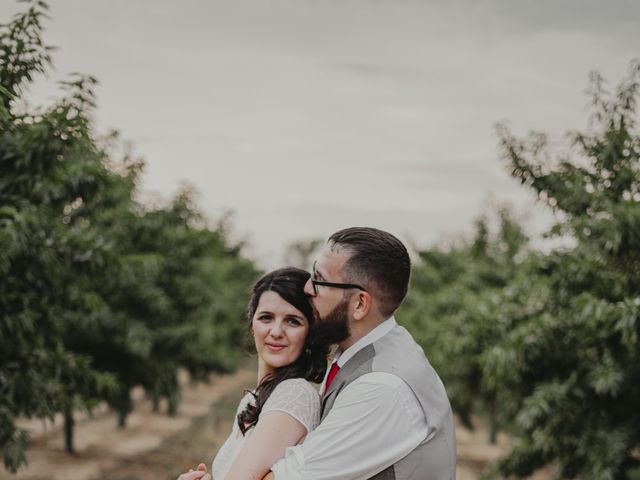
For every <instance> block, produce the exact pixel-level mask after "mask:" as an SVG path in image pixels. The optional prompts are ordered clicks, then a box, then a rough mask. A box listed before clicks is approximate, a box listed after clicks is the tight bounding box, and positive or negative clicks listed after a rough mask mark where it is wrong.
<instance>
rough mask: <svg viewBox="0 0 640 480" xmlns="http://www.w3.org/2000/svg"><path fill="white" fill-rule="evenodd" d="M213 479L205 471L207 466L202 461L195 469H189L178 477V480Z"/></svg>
mask: <svg viewBox="0 0 640 480" xmlns="http://www.w3.org/2000/svg"><path fill="white" fill-rule="evenodd" d="M198 479H200V480H213V477H212V476H211V475H210V474H208V473H207V466H206V465H205V464H204V463H201V464H200V465H198V469H197V470H195V471H194V470H189V471H188V472H187V473H183V474H182V475H180V476H179V477H178V480H198Z"/></svg>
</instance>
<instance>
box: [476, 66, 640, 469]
mask: <svg viewBox="0 0 640 480" xmlns="http://www.w3.org/2000/svg"><path fill="white" fill-rule="evenodd" d="M639 78H640V64H638V63H637V62H635V63H633V64H632V65H631V68H630V72H629V74H628V76H627V77H626V78H625V79H624V80H623V81H622V82H621V84H620V85H619V86H618V88H617V89H616V90H615V91H614V92H613V93H612V94H609V93H607V92H606V91H605V89H604V82H603V80H602V78H601V77H600V76H599V75H597V74H594V75H593V76H592V78H591V83H590V88H589V91H588V92H589V95H590V98H591V100H592V107H593V108H592V116H591V122H590V128H589V130H588V131H587V132H584V133H572V134H570V135H569V139H570V144H569V148H568V149H567V151H566V152H564V153H554V152H553V149H552V148H551V147H549V142H548V140H547V137H546V136H545V135H542V134H539V133H535V134H531V135H530V136H529V137H528V138H527V139H525V140H520V139H517V138H515V137H514V136H513V135H511V133H510V132H509V131H508V130H507V129H506V128H504V127H501V128H500V130H499V132H500V137H501V142H502V148H503V152H504V155H505V157H506V160H507V162H508V165H509V169H510V171H511V174H512V175H513V176H514V177H515V178H516V179H518V180H520V181H521V182H522V183H523V184H524V185H526V186H527V187H528V188H531V189H533V191H534V192H536V194H537V195H538V196H539V198H540V199H541V200H542V201H543V202H545V203H546V204H547V205H549V206H550V207H551V208H552V209H553V210H554V211H555V212H557V214H558V217H559V218H561V221H559V222H558V224H557V225H556V226H555V227H554V228H553V230H552V234H554V235H561V236H563V238H564V239H565V241H566V246H565V247H563V248H559V249H557V250H555V251H553V252H552V253H550V254H548V255H544V256H541V257H540V259H539V263H538V273H539V274H540V276H541V277H542V278H543V280H544V282H546V283H547V284H548V288H547V289H546V295H545V296H542V297H538V298H536V302H538V303H540V304H541V308H539V309H537V310H538V313H535V311H531V312H530V313H531V314H530V315H528V316H521V318H519V321H517V322H515V323H514V325H513V326H512V328H511V329H510V331H509V332H508V334H507V335H506V336H504V337H503V338H502V339H500V341H499V342H497V344H496V345H495V346H494V347H493V348H492V349H491V350H490V351H488V352H487V355H486V359H485V366H484V371H485V374H486V375H488V376H490V377H491V378H493V380H494V381H495V382H496V384H499V385H502V386H503V388H509V391H510V396H511V404H512V405H515V406H516V410H517V415H516V417H515V418H516V427H517V430H515V431H516V432H517V433H518V434H519V444H518V446H517V447H516V448H515V449H514V450H513V451H512V452H511V454H510V455H509V456H508V457H507V458H505V459H504V460H503V461H501V462H500V463H499V465H498V468H499V470H500V472H502V474H504V475H516V476H527V475H529V474H531V473H532V472H534V471H535V470H536V469H539V468H541V467H542V466H544V465H545V464H548V463H550V462H553V463H554V464H555V465H557V467H558V474H559V476H561V477H563V478H574V477H584V478H598V479H627V478H638V476H640V457H639V456H638V447H639V446H640V410H639V409H638V405H640V344H639V343H638V336H639V333H640V321H639V317H640V162H639V156H640V138H639V136H638V131H637V123H636V121H637V114H636V110H635V109H636V105H637V100H638V88H639ZM555 148H557V147H555ZM526 282H527V278H521V279H520V281H519V284H518V285H516V286H514V288H516V289H521V290H524V289H526V287H527V284H526Z"/></svg>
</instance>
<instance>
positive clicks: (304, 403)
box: [260, 378, 320, 432]
mask: <svg viewBox="0 0 640 480" xmlns="http://www.w3.org/2000/svg"><path fill="white" fill-rule="evenodd" d="M273 410H278V411H281V412H285V413H288V414H289V415H291V416H292V417H293V418H295V419H296V420H298V421H299V422H300V423H301V424H302V425H304V426H305V428H306V429H307V432H310V431H311V430H313V429H314V428H316V427H317V426H318V423H320V395H318V391H317V390H316V389H315V388H314V387H313V385H311V383H309V382H308V381H306V380H305V379H303V378H290V379H288V380H284V381H283V382H281V383H280V384H279V385H278V386H277V387H276V388H275V389H274V390H273V392H272V393H271V395H270V396H269V398H268V399H267V401H266V402H265V404H264V406H263V407H262V412H260V414H261V415H264V414H265V413H267V412H270V411H273Z"/></svg>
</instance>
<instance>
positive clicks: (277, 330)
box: [269, 320, 283, 337]
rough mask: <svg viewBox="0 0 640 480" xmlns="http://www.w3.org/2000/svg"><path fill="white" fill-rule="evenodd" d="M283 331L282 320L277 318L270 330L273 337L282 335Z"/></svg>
mask: <svg viewBox="0 0 640 480" xmlns="http://www.w3.org/2000/svg"><path fill="white" fill-rule="evenodd" d="M282 333H283V332H282V322H281V321H279V320H276V321H275V322H274V323H273V326H272V327H271V331H270V332H269V334H270V335H271V336H272V337H280V336H282Z"/></svg>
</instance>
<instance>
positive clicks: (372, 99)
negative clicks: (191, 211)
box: [0, 0, 640, 267]
mask: <svg viewBox="0 0 640 480" xmlns="http://www.w3.org/2000/svg"><path fill="white" fill-rule="evenodd" d="M23 5H24V4H23ZM50 5H51V11H50V15H51V20H49V21H48V22H47V23H46V38H45V40H46V41H47V43H49V44H51V45H55V46H57V47H58V50H57V51H56V52H55V54H54V65H55V71H54V72H53V74H52V75H50V77H49V79H48V81H47V82H46V83H45V82H39V83H37V84H36V86H35V87H34V88H33V89H32V95H33V98H34V99H42V98H47V97H49V96H51V95H52V94H53V93H54V92H55V90H53V89H52V88H51V84H52V83H53V82H54V81H56V80H61V79H64V78H66V77H67V75H68V74H69V73H71V72H82V73H87V74H91V75H94V76H96V77H97V78H98V80H99V81H100V85H99V86H98V88H97V94H98V108H97V111H96V123H97V127H98V130H99V131H100V132H107V131H108V130H109V129H113V128H115V129H118V130H120V132H121V135H122V138H124V139H125V140H127V141H130V142H131V143H132V146H133V153H134V154H135V155H137V156H141V157H143V158H144V159H145V160H146V162H147V169H146V172H145V175H144V181H143V185H142V187H143V190H144V192H145V195H146V196H148V197H150V196H153V195H154V194H156V193H157V194H161V195H163V196H165V197H169V196H170V195H172V194H173V193H175V192H176V190H177V189H178V188H179V185H180V184H181V182H188V183H190V184H192V185H193V186H195V187H196V189H197V190H198V191H199V192H200V197H199V202H200V205H201V207H202V208H203V210H204V211H205V212H206V213H207V214H208V215H209V216H210V217H211V218H212V219H214V220H215V219H216V218H219V217H220V215H221V214H222V213H223V212H225V211H229V210H231V211H233V226H234V234H235V236H236V238H242V239H244V240H247V241H248V250H247V251H248V253H249V254H250V255H251V256H253V257H254V258H257V259H259V260H260V261H261V263H262V264H263V265H264V266H266V267H274V266H277V265H278V264H279V263H280V262H282V260H283V256H282V255H283V252H284V247H285V246H286V245H287V244H288V243H289V242H291V241H293V240H295V239H299V238H314V237H321V238H326V236H327V235H329V234H330V233H332V232H333V231H335V230H337V229H339V228H342V227H345V226H351V225H371V226H377V227H379V228H383V229H386V230H389V231H391V232H393V233H395V234H397V235H399V236H400V237H401V238H403V239H404V240H407V241H409V242H411V244H415V245H417V246H420V247H425V246H429V245H431V244H433V243H434V242H437V241H441V240H442V239H443V238H448V237H453V236H455V235H457V234H460V233H465V232H466V233H468V232H470V230H471V228H472V221H473V219H474V218H475V217H477V216H478V215H480V214H482V213H483V212H485V211H486V210H487V204H488V199H491V198H492V199H495V200H500V201H509V202H511V203H512V204H513V205H514V206H515V208H516V211H517V212H518V213H523V212H525V211H528V212H529V217H528V220H527V225H528V228H529V230H530V231H531V232H532V233H539V232H540V231H541V230H542V229H543V228H544V225H545V222H546V221H548V220H545V218H546V217H545V215H544V214H543V213H542V211H543V208H542V207H541V206H536V205H535V204H534V203H533V201H532V198H531V196H530V194H529V193H528V192H527V191H526V190H525V189H524V188H522V187H520V186H518V185H517V183H516V182H515V181H514V180H512V179H510V178H509V176H508V175H507V173H506V171H505V169H504V164H503V163H502V162H501V161H500V158H499V152H498V149H497V137H496V135H495V124H496V122H508V124H509V125H510V126H511V128H512V130H513V131H514V132H515V133H517V134H525V133H526V132H527V131H529V130H530V129H536V130H544V131H547V132H549V133H553V134H558V135H560V134H562V133H563V132H565V131H566V130H568V129H576V128H583V127H584V126H585V125H586V104H587V99H586V97H585V96H584V95H583V93H582V92H583V90H584V88H585V87H586V85H587V78H588V73H589V72H590V71H591V70H598V71H600V72H601V73H602V74H603V75H604V76H605V77H606V78H608V79H609V80H610V83H611V84H612V86H613V85H615V84H616V83H617V82H618V80H619V79H620V78H621V76H622V75H623V74H624V73H625V71H626V69H627V66H628V63H629V61H630V60H631V59H632V58H637V57H639V56H640V52H639V46H640V28H638V25H639V21H640V2H637V1H629V0H627V1H625V0H617V1H615V2H605V1H592V0H571V1H568V0H565V1H563V0H542V1H540V0H539V1H536V2H530V1H524V0H523V1H517V0H487V1H480V0H477V1H472V0H464V1H463V0H460V1H443V0H442V1H436V0H432V1H431V0H421V1H418V0H340V1H338V0H275V1H272V0H247V1H245V0H225V1H218V0H215V1H212V0H207V1H204V0H201V1H196V0H181V1H180V2H178V1H168V0H135V1H131V0H110V1H104V0H101V1H98V0H73V1H71V0H53V1H51V2H50ZM21 8H22V7H21V6H20V5H19V4H17V3H12V2H10V1H3V2H2V3H0V21H2V22H6V21H8V19H9V18H10V16H11V14H13V13H15V12H16V11H18V10H20V9H21Z"/></svg>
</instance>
